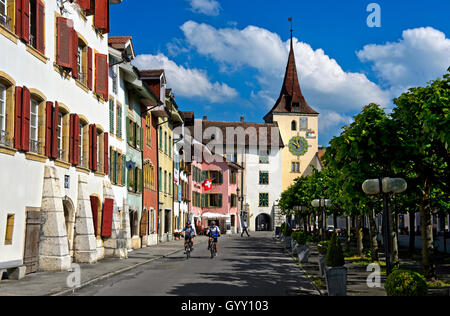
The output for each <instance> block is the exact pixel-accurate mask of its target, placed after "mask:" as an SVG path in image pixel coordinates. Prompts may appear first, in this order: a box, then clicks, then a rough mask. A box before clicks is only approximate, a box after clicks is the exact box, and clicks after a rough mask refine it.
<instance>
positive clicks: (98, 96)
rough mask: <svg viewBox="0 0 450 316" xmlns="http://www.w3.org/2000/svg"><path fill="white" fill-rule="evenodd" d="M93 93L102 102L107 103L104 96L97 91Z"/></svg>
mask: <svg viewBox="0 0 450 316" xmlns="http://www.w3.org/2000/svg"><path fill="white" fill-rule="evenodd" d="M92 95H93V96H94V99H95V100H97V101H98V102H100V103H101V104H104V103H105V99H104V98H103V96H101V95H100V94H98V93H97V92H94V93H92Z"/></svg>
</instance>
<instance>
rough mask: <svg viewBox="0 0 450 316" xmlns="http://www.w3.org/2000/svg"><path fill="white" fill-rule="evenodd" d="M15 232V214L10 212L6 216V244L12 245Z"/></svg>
mask: <svg viewBox="0 0 450 316" xmlns="http://www.w3.org/2000/svg"><path fill="white" fill-rule="evenodd" d="M13 233H14V214H8V215H7V217H6V234H5V245H12V242H13Z"/></svg>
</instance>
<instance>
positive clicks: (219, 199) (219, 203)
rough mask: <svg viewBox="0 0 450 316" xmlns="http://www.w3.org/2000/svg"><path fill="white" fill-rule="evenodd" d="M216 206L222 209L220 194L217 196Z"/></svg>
mask: <svg viewBox="0 0 450 316" xmlns="http://www.w3.org/2000/svg"><path fill="white" fill-rule="evenodd" d="M217 204H218V205H217V206H218V207H222V194H217Z"/></svg>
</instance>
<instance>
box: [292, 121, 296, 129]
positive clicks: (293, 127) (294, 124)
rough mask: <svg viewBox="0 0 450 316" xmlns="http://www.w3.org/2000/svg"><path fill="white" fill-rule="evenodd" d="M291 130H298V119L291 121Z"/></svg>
mask: <svg viewBox="0 0 450 316" xmlns="http://www.w3.org/2000/svg"><path fill="white" fill-rule="evenodd" d="M291 130H293V131H296V130H297V122H296V121H292V123H291Z"/></svg>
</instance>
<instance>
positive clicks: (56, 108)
mask: <svg viewBox="0 0 450 316" xmlns="http://www.w3.org/2000/svg"><path fill="white" fill-rule="evenodd" d="M58 114H59V105H58V102H55V106H54V107H53V124H52V154H51V158H53V159H57V158H58V131H59V127H58V119H59V117H58Z"/></svg>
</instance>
